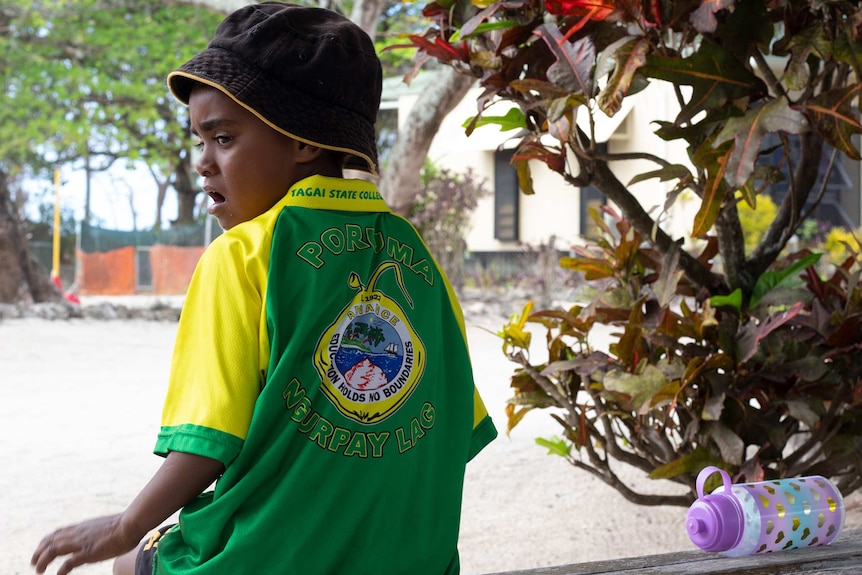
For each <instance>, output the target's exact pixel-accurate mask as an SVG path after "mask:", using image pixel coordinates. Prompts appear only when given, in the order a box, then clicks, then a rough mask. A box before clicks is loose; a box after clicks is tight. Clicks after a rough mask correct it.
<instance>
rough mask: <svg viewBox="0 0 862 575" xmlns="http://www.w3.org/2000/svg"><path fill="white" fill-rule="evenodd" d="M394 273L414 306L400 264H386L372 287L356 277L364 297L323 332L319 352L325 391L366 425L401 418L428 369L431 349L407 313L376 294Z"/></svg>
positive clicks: (360, 295)
mask: <svg viewBox="0 0 862 575" xmlns="http://www.w3.org/2000/svg"><path fill="white" fill-rule="evenodd" d="M388 269H394V270H395V272H396V276H397V279H398V284H399V287H401V289H402V291H403V292H404V295H405V297H406V298H407V301H408V303H410V304H411V305H412V300H411V299H410V297H409V295H408V294H407V292H406V290H405V288H404V284H403V280H402V278H401V275H400V270H399V268H398V265H397V264H395V263H394V262H385V263H383V264H381V265H380V266H379V267H378V268H377V270H376V271H375V273H374V274H373V275H372V278H371V280H370V281H369V282H368V287H365V286H363V285H362V283H361V282H360V280H359V277H358V276H357V275H356V274H355V273H351V274H350V279H349V282H348V283H349V285H350V286H351V287H353V288H354V289H358V293H357V294H356V296H355V297H354V298H353V300H352V301H351V302H350V304H349V305H348V306H347V307H345V308H344V309H343V310H342V311H341V313H340V314H339V316H338V318H337V319H336V320H335V322H333V324H332V325H330V327H329V328H328V329H327V330H326V331H325V332H324V333H323V335H322V336H321V338H320V340H319V342H318V344H317V352H316V353H315V362H314V363H315V367H316V368H317V371H318V373H319V374H320V378H321V381H322V386H321V389H322V391H323V392H324V394H325V395H326V397H328V398H329V400H330V401H332V403H333V404H334V405H335V406H336V407H337V408H338V410H339V411H340V412H341V413H343V414H344V415H345V416H347V417H349V418H351V419H353V420H355V421H359V422H361V423H377V422H379V421H382V420H383V419H385V418H387V417H389V416H390V415H392V414H393V413H395V411H397V410H398V408H399V407H400V406H401V405H402V404H403V403H404V402H405V401H406V400H407V398H408V397H409V396H410V394H411V393H412V392H413V389H414V388H415V387H416V384H417V383H418V381H419V379H420V377H421V375H422V372H423V371H424V368H425V348H424V346H423V345H422V342H421V340H420V339H419V337H418V336H417V335H416V332H415V331H413V327H412V326H411V325H410V322H409V320H408V319H407V316H406V314H405V313H404V311H403V310H402V309H401V307H400V306H399V305H398V303H397V302H396V301H394V300H393V299H392V298H390V297H389V296H387V295H386V294H384V293H382V292H380V291H377V290H375V289H374V284H375V283H376V280H377V278H378V277H379V276H380V274H381V273H382V272H383V271H386V270H388Z"/></svg>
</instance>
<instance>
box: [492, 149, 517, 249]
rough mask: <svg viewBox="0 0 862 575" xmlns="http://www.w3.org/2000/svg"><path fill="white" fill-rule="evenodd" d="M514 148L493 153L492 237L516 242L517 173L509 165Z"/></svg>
mask: <svg viewBox="0 0 862 575" xmlns="http://www.w3.org/2000/svg"><path fill="white" fill-rule="evenodd" d="M514 153H515V150H498V151H496V152H495V153H494V239H497V240H500V241H501V242H517V241H518V239H519V237H520V236H519V235H518V228H519V221H518V220H519V217H518V216H519V213H518V202H519V196H520V188H519V187H518V173H517V172H516V171H515V168H513V167H512V165H511V163H510V162H511V160H512V156H513V155H514Z"/></svg>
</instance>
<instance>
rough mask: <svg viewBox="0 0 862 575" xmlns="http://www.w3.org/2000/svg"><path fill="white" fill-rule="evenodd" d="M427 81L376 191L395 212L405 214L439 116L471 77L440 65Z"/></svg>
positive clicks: (461, 93)
mask: <svg viewBox="0 0 862 575" xmlns="http://www.w3.org/2000/svg"><path fill="white" fill-rule="evenodd" d="M435 74H437V78H436V79H435V81H433V82H431V83H430V84H429V88H428V89H427V90H425V91H424V92H423V93H422V95H421V96H419V99H418V100H416V104H414V105H413V108H412V109H411V110H410V113H409V114H408V116H407V119H406V120H405V121H404V123H403V124H401V125H400V126H399V127H398V139H397V140H396V141H395V146H393V148H392V151H391V152H390V156H389V169H387V170H386V172H385V173H384V174H383V176H382V177H381V179H380V193H381V194H383V197H384V198H386V201H387V202H388V203H389V206H390V207H391V208H392V210H393V211H394V212H395V213H398V214H401V215H407V212H409V211H410V206H412V205H413V203H414V199H415V197H416V194H417V193H418V192H419V172H420V171H421V170H422V166H423V165H424V164H425V158H426V157H427V156H428V149H429V148H430V147H431V141H432V140H433V139H434V136H435V135H436V134H437V130H439V129H440V124H441V123H442V122H443V119H444V118H445V117H446V116H447V115H448V114H449V112H451V111H452V110H453V109H454V108H455V106H457V105H458V103H459V102H460V101H461V100H462V99H463V98H464V96H465V95H466V94H467V92H468V91H469V89H470V87H471V86H472V85H473V80H474V78H473V77H472V76H466V75H464V74H460V73H458V72H456V71H455V70H454V69H453V68H449V67H446V68H443V69H441V70H440V71H439V72H435Z"/></svg>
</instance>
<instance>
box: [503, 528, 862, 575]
mask: <svg viewBox="0 0 862 575" xmlns="http://www.w3.org/2000/svg"><path fill="white" fill-rule="evenodd" d="M621 544H622V542H621ZM599 573H601V574H602V575H671V574H673V575H718V574H724V575H851V574H852V575H862V529H856V530H852V531H845V532H844V533H842V534H841V536H840V537H839V538H838V540H836V541H835V542H834V543H832V545H826V546H821V547H808V548H805V549H794V550H791V551H781V552H776V553H765V554H763V555H751V556H748V557H725V556H724V555H720V554H717V553H705V552H703V551H698V550H693V551H682V552H679V553H665V554H662V555H648V556H645V557H631V558H628V559H615V560H612V561H594V562H590V563H576V564H574V565H560V566H556V567H540V568H538V569H527V570H524V571H508V572H506V573H498V574H496V575H598V574H599Z"/></svg>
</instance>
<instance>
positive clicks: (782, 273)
mask: <svg viewBox="0 0 862 575" xmlns="http://www.w3.org/2000/svg"><path fill="white" fill-rule="evenodd" d="M822 256H823V254H817V253H815V254H808V255H807V256H805V257H804V258H801V259H799V260H796V261H795V262H793V264H791V265H789V266H787V267H786V268H783V269H780V270H770V271H768V272H765V273H764V274H763V275H761V276H760V277H759V278H757V283H756V284H754V290H752V292H751V303H750V304H749V308H754V307H755V306H756V305H757V304H758V302H759V301H760V300H761V299H763V297H764V296H765V295H766V294H767V293H769V292H770V291H771V290H774V289H775V288H777V287H779V286H780V285H783V284H785V283H786V282H788V281H789V280H791V279H793V278H794V277H795V276H796V275H797V274H798V273H799V272H801V271H802V270H804V269H807V268H808V267H810V266H813V265H815V264H816V263H817V262H818V261H820V258H821V257H822Z"/></svg>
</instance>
